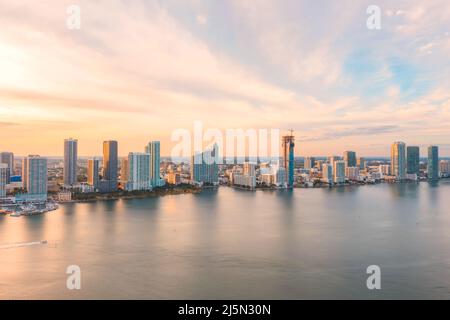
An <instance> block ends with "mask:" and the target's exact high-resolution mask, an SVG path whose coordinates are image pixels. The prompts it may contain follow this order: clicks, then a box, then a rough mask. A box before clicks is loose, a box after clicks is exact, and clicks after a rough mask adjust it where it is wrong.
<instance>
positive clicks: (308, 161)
mask: <svg viewBox="0 0 450 320" xmlns="http://www.w3.org/2000/svg"><path fill="white" fill-rule="evenodd" d="M315 165H316V158H314V157H306V158H305V163H304V165H303V167H304V168H305V169H308V170H310V169H312V168H314V166H315Z"/></svg>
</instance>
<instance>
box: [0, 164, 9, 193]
mask: <svg viewBox="0 0 450 320" xmlns="http://www.w3.org/2000/svg"><path fill="white" fill-rule="evenodd" d="M8 172H9V167H8V165H7V164H6V163H0V198H4V197H6V185H7V184H8Z"/></svg>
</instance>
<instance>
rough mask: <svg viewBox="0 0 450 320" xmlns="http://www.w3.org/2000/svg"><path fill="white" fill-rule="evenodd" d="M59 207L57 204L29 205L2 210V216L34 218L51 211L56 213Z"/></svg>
mask: <svg viewBox="0 0 450 320" xmlns="http://www.w3.org/2000/svg"><path fill="white" fill-rule="evenodd" d="M58 207H59V205H58V204H57V203H55V202H46V203H43V204H42V203H39V204H34V203H27V204H22V205H14V206H8V209H5V208H1V209H0V214H1V215H9V216H10V217H15V218H17V217H20V216H32V215H37V214H43V213H46V212H49V211H54V210H56V209H58Z"/></svg>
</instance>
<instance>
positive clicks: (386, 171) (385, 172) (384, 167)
mask: <svg viewBox="0 0 450 320" xmlns="http://www.w3.org/2000/svg"><path fill="white" fill-rule="evenodd" d="M379 172H380V173H381V174H382V177H383V176H390V175H391V165H389V164H380V166H379Z"/></svg>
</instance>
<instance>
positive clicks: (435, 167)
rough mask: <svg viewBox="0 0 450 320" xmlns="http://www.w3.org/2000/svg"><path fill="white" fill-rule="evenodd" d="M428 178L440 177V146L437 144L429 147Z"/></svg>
mask: <svg viewBox="0 0 450 320" xmlns="http://www.w3.org/2000/svg"><path fill="white" fill-rule="evenodd" d="M427 173H428V179H430V180H436V179H439V148H438V147H437V146H429V147H428V166H427Z"/></svg>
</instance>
